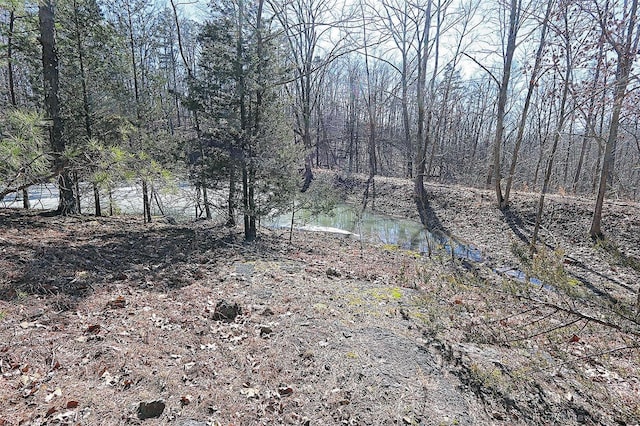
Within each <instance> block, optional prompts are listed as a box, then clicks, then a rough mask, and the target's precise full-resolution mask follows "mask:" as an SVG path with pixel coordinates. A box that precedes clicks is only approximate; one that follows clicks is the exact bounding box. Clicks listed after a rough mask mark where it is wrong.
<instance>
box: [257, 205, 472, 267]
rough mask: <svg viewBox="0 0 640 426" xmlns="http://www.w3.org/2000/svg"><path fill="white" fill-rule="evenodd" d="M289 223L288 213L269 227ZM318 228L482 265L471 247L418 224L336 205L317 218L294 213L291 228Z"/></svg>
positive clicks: (279, 217)
mask: <svg viewBox="0 0 640 426" xmlns="http://www.w3.org/2000/svg"><path fill="white" fill-rule="evenodd" d="M290 224H291V214H285V215H282V216H278V217H276V218H274V219H273V220H272V221H271V222H270V223H269V226H273V227H278V228H287V227H289V226H290ZM309 225H311V226H322V227H330V228H338V229H341V230H345V231H349V232H352V233H354V234H358V235H362V237H363V238H365V239H366V240H368V241H372V242H377V243H383V244H394V245H397V246H399V247H401V248H403V249H407V250H414V251H417V252H420V253H426V254H430V253H438V252H439V253H448V254H449V255H451V254H452V253H453V255H454V256H455V257H458V258H463V259H469V260H472V261H474V262H482V261H483V257H482V253H480V250H479V249H478V248H477V247H474V246H473V245H472V244H467V243H464V242H462V241H459V240H457V239H454V238H451V237H448V236H447V235H445V234H443V233H440V232H430V231H428V230H426V229H425V228H424V227H423V226H422V224H420V223H419V222H416V221H413V220H409V219H402V218H396V217H391V216H387V215H384V214H381V213H372V212H370V211H365V212H363V213H361V214H360V212H359V211H358V210H357V209H355V208H353V207H351V206H349V205H339V206H337V207H336V208H334V209H333V210H332V211H331V212H330V213H322V214H318V215H314V214H312V212H311V211H308V210H302V211H299V212H296V216H295V226H296V227H302V226H309Z"/></svg>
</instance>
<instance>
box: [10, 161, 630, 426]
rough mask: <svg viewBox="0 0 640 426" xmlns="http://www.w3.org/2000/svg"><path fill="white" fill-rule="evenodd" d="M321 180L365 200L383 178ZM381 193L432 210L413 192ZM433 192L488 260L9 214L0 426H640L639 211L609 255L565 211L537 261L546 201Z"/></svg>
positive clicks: (613, 224) (389, 201) (548, 228)
mask: <svg viewBox="0 0 640 426" xmlns="http://www.w3.org/2000/svg"><path fill="white" fill-rule="evenodd" d="M318 175H319V176H318V179H327V180H330V181H332V182H335V184H336V186H337V187H339V188H341V189H342V190H344V192H345V193H346V194H348V195H349V197H350V198H351V200H352V201H354V202H357V201H359V197H361V194H362V191H363V188H364V186H363V185H364V182H365V180H364V178H362V177H358V176H335V175H333V174H322V173H319V174H318ZM376 190H377V197H376V200H375V208H376V209H378V210H381V211H383V212H388V213H394V214H400V215H404V216H407V217H415V213H414V207H413V201H412V192H411V191H412V186H411V183H410V182H408V181H404V180H396V179H384V178H379V179H378V178H377V179H376ZM429 192H430V197H431V199H432V204H431V205H432V209H433V218H434V223H435V224H436V226H438V227H440V228H442V229H443V230H445V231H447V232H450V233H451V234H452V235H455V236H458V237H460V238H464V239H466V240H468V241H469V242H472V243H473V244H475V245H477V246H478V247H480V248H481V249H482V250H483V251H484V253H485V257H486V260H485V262H483V263H478V264H475V263H469V262H466V261H465V262H463V261H460V260H451V258H450V256H447V255H443V254H437V255H433V256H432V257H431V258H427V257H423V256H420V255H419V254H417V253H413V252H410V251H405V250H400V249H398V248H397V247H393V246H379V245H373V244H366V243H365V244H363V243H362V242H361V241H359V240H355V239H352V238H349V237H344V236H332V235H326V234H316V233H302V232H299V233H296V234H295V235H294V242H293V244H289V243H288V242H287V238H286V236H284V235H281V234H279V233H278V232H273V231H268V230H264V232H263V235H262V238H261V240H260V241H259V242H257V243H254V244H244V243H243V242H242V240H241V238H240V236H239V234H237V233H236V232H235V231H233V230H227V229H225V228H222V227H218V226H215V225H212V224H207V223H203V222H200V223H195V224H187V225H169V224H161V223H156V224H152V225H143V224H141V223H140V220H139V219H137V218H97V219H96V218H89V217H71V218H57V217H54V218H47V217H43V216H39V215H37V214H35V213H33V212H24V211H15V210H0V401H1V404H0V425H18V424H20V425H44V424H51V425H53V424H83V425H116V424H143V423H144V424H150V425H153V424H176V425H184V426H187V425H189V426H197V425H205V424H211V425H215V424H220V425H230V424H234V425H254V424H265V425H266V424H269V425H271V424H316V425H318V424H322V425H324V424H358V425H360V424H363V425H364V424H371V425H378V424H379V425H386V424H407V425H411V424H416V425H417V424H423V425H442V424H446V425H453V424H459V425H474V424H478V425H484V424H504V425H512V424H612V425H613V424H629V425H632V424H638V418H639V417H640V382H639V380H638V373H637V363H638V360H639V359H638V355H639V352H638V336H639V335H640V327H639V326H638V323H637V321H636V319H637V317H636V310H635V308H636V301H637V290H638V283H639V282H640V281H639V278H640V272H639V269H640V268H638V256H639V254H638V247H640V241H639V240H638V239H639V238H640V236H639V235H638V234H639V232H638V224H639V223H640V222H639V221H640V213H639V209H638V206H637V205H631V204H623V203H616V204H613V205H609V208H610V210H608V213H607V217H606V221H605V224H606V226H608V228H607V232H608V235H609V236H610V238H611V241H613V242H615V244H608V245H600V246H597V247H596V246H593V244H592V243H591V242H590V241H589V240H588V239H586V237H584V236H583V234H584V233H585V231H586V229H587V227H586V225H584V224H585V223H587V224H588V220H589V214H590V210H589V203H588V202H586V201H583V200H579V199H573V198H560V197H552V198H551V199H550V200H549V208H548V209H547V211H548V215H547V217H546V218H545V224H544V225H545V234H544V238H545V241H546V242H547V244H548V245H549V248H547V249H546V250H541V252H540V253H539V254H538V255H536V256H534V257H533V258H532V257H530V256H529V255H528V252H527V251H526V250H524V251H523V249H522V244H523V243H522V242H521V241H520V240H519V235H520V234H522V235H524V236H525V237H526V235H527V232H529V229H530V222H531V216H530V214H529V212H533V211H534V209H533V208H532V206H533V205H534V203H535V199H534V196H533V195H528V194H516V196H515V201H516V204H514V206H513V208H512V210H511V212H512V213H511V214H510V215H509V216H508V217H504V216H503V215H502V214H501V213H499V212H497V211H496V210H495V209H493V207H492V205H491V199H490V196H489V194H488V193H484V192H483V191H479V190H474V189H468V188H459V187H444V186H436V185H434V186H429ZM505 265H507V266H508V267H513V268H518V269H519V270H522V271H526V273H527V275H528V276H534V275H535V276H536V277H538V278H540V279H541V280H542V281H543V282H544V283H545V288H538V287H536V286H532V285H528V284H526V283H525V282H522V281H518V280H513V279H509V278H507V277H506V276H505V274H504V273H500V271H503V270H504V268H502V269H500V268H501V267H502V266H505ZM221 301H225V302H227V303H226V304H225V305H224V306H222V304H221Z"/></svg>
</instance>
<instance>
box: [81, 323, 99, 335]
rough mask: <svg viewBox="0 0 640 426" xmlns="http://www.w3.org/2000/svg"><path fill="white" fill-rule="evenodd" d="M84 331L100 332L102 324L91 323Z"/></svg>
mask: <svg viewBox="0 0 640 426" xmlns="http://www.w3.org/2000/svg"><path fill="white" fill-rule="evenodd" d="M84 332H85V333H93V334H98V333H100V324H93V325H90V326H89V327H87V329H86V330H85V331H84Z"/></svg>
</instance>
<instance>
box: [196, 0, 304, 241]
mask: <svg viewBox="0 0 640 426" xmlns="http://www.w3.org/2000/svg"><path fill="white" fill-rule="evenodd" d="M211 8H212V17H211V19H210V20H209V21H208V22H207V23H206V24H205V25H204V27H203V30H202V33H201V36H200V40H201V44H202V53H201V58H200V70H199V75H198V78H197V81H195V82H194V83H193V85H194V87H193V88H192V92H193V94H194V104H195V107H196V108H197V109H198V110H199V111H200V112H201V117H203V119H204V125H203V129H202V130H203V132H204V134H205V136H206V137H207V140H208V146H209V148H210V149H211V150H212V151H213V152H212V153H211V155H208V158H210V159H211V161H212V162H211V165H214V166H216V167H215V171H216V172H217V173H216V176H217V177H218V178H222V177H226V178H228V179H229V210H230V215H231V216H232V215H233V213H234V210H235V208H234V207H235V203H236V202H237V201H238V199H239V201H240V203H241V204H240V205H241V208H242V214H243V222H244V233H245V239H246V240H253V239H255V238H256V236H257V223H258V221H259V218H260V217H261V216H263V215H265V214H267V213H269V212H270V211H271V210H272V209H273V208H276V207H279V206H283V205H286V206H288V205H289V200H290V199H291V197H292V195H293V193H294V191H295V189H294V188H295V179H294V176H295V173H296V164H297V163H298V161H299V160H300V158H301V157H300V154H301V153H300V152H299V149H298V148H297V147H296V146H295V144H294V138H293V134H292V132H291V125H290V123H289V122H287V120H286V118H285V114H284V109H285V108H284V105H283V104H282V103H281V101H280V99H282V97H281V96H280V95H281V93H280V91H279V90H280V86H278V81H279V80H278V77H279V76H281V75H282V74H281V71H280V63H279V60H278V59H279V58H278V56H277V52H278V50H277V48H276V46H277V41H278V39H277V37H276V36H275V34H274V32H273V31H272V29H271V23H272V19H271V18H270V17H267V16H266V12H265V10H264V2H263V1H262V0H248V1H247V0H225V1H223V2H215V3H214V4H212V6H211ZM237 184H239V186H240V187H241V191H238V190H236V188H237Z"/></svg>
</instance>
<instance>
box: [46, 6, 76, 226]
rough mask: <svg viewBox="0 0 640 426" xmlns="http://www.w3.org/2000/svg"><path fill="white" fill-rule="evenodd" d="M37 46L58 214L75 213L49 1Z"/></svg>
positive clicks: (52, 11)
mask: <svg viewBox="0 0 640 426" xmlns="http://www.w3.org/2000/svg"><path fill="white" fill-rule="evenodd" d="M38 21H39V26H40V44H41V45H42V74H43V82H44V103H45V107H46V112H47V116H48V119H49V120H50V125H49V126H48V130H49V141H50V145H51V150H52V152H53V154H52V156H53V169H54V171H55V172H56V173H59V175H58V190H59V194H60V196H59V200H58V209H57V212H58V214H61V215H68V214H76V213H78V205H77V202H76V197H75V194H74V189H73V188H74V184H73V179H71V174H70V173H69V170H68V162H67V160H66V158H65V156H64V151H65V148H66V146H65V141H64V139H63V125H64V124H63V121H62V117H61V116H60V101H59V97H58V93H59V77H58V53H57V50H56V40H55V27H54V22H55V21H54V10H53V4H52V1H51V0H44V1H42V2H40V5H39V6H38Z"/></svg>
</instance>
